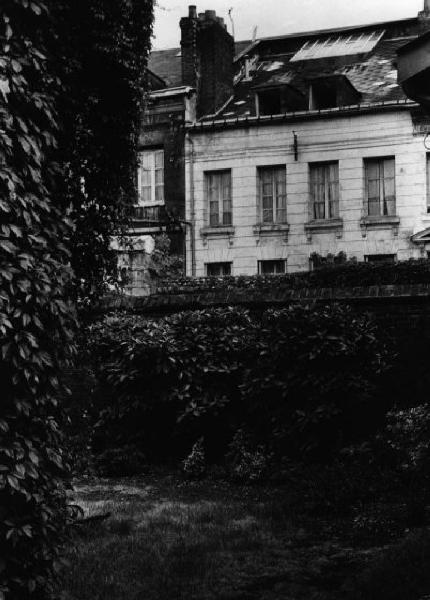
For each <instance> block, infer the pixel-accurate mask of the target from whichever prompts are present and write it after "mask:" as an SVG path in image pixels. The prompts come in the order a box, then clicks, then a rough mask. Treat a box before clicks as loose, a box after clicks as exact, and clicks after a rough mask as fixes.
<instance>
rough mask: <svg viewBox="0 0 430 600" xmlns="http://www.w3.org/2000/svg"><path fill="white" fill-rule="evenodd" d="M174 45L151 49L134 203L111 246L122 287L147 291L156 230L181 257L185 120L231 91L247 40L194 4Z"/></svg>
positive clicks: (208, 111) (208, 110) (185, 226)
mask: <svg viewBox="0 0 430 600" xmlns="http://www.w3.org/2000/svg"><path fill="white" fill-rule="evenodd" d="M180 27H181V47H180V48H173V49H168V50H160V51H154V52H152V54H151V56H150V59H149V64H148V71H147V74H148V87H149V94H148V99H147V105H146V110H145V115H144V119H143V123H142V131H141V136H140V143H139V157H140V167H139V170H138V198H139V199H138V204H137V206H134V207H132V215H131V216H132V226H131V228H130V230H129V237H128V239H127V244H126V245H125V246H122V247H118V248H117V250H118V254H119V260H120V267H121V268H122V269H123V270H124V271H126V272H127V274H128V285H127V287H126V291H127V292H128V293H129V294H133V295H140V294H146V293H148V292H149V290H150V287H151V285H150V284H151V278H150V276H149V274H148V267H149V266H150V264H151V258H150V255H151V252H152V250H153V248H154V241H155V240H156V239H157V236H158V235H159V234H160V233H162V232H164V233H167V235H168V236H169V237H170V240H171V252H172V253H174V254H180V255H183V256H184V259H185V237H186V234H187V230H189V229H191V227H192V225H191V223H190V221H189V220H187V219H186V215H185V196H186V184H185V135H186V127H187V125H190V124H193V123H195V122H196V121H197V119H199V118H200V117H202V116H203V115H215V114H216V112H217V110H218V109H219V108H221V107H222V106H223V104H225V102H226V101H227V100H228V99H229V98H230V97H231V95H232V93H233V74H234V64H233V60H234V57H235V55H236V54H238V53H240V52H241V51H242V50H243V48H244V47H246V46H248V45H249V42H239V43H237V44H235V43H234V40H233V38H232V37H231V36H230V35H229V34H228V33H227V30H226V26H225V24H224V21H223V19H221V18H220V17H217V16H216V13H215V12H214V11H210V10H208V11H206V12H204V13H200V14H199V15H197V11H196V7H194V6H192V7H190V9H189V15H188V16H187V17H184V18H183V19H182V20H181V23H180Z"/></svg>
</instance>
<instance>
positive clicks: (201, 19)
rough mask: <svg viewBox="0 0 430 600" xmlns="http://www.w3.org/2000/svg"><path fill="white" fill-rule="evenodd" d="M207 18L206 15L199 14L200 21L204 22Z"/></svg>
mask: <svg viewBox="0 0 430 600" xmlns="http://www.w3.org/2000/svg"><path fill="white" fill-rule="evenodd" d="M204 18H205V13H199V19H200V21H203V20H204Z"/></svg>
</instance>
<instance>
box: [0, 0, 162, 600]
mask: <svg viewBox="0 0 430 600" xmlns="http://www.w3.org/2000/svg"><path fill="white" fill-rule="evenodd" d="M151 19H152V2H150V1H145V0H136V1H134V2H132V1H131V0H124V1H123V2H119V1H118V2H115V3H101V2H100V1H99V0H91V1H87V0H85V1H84V0H81V1H79V2H72V1H70V0H59V1H58V2H54V1H53V0H32V1H31V2H30V1H29V0H4V2H3V3H2V11H1V17H0V123H1V130H2V131H1V136H0V227H1V231H0V346H1V362H0V390H1V394H2V406H1V409H0V431H1V446H0V546H1V549H2V552H1V557H0V596H2V595H3V594H4V593H7V594H8V595H9V596H10V597H11V598H19V599H20V600H26V598H30V597H31V598H34V599H36V600H37V599H39V598H40V599H42V598H43V599H45V598H47V597H48V596H49V593H50V589H51V583H52V578H53V576H54V575H55V572H56V570H58V564H59V547H60V544H61V542H62V539H63V536H64V533H65V527H66V523H67V516H68V512H67V507H66V500H65V493H64V477H65V475H66V473H67V470H68V465H67V460H66V459H65V454H66V453H65V452H64V451H63V450H62V444H63V441H62V435H61V432H60V423H62V420H63V415H62V411H61V406H59V400H61V399H62V397H64V391H63V390H62V388H61V385H60V384H59V375H58V374H59V371H60V370H61V369H62V368H63V367H64V364H65V363H66V361H68V360H69V359H70V356H71V353H72V350H73V347H72V333H73V330H74V328H75V317H74V311H73V308H72V306H71V305H70V304H69V303H68V302H67V300H66V299H67V298H68V297H70V294H71V290H73V289H74V288H73V283H74V282H75V283H76V277H77V278H78V281H79V282H81V283H82V286H81V287H82V289H81V294H80V295H81V296H82V293H86V294H89V293H91V292H92V291H94V289H95V287H96V283H97V282H98V281H100V280H101V278H102V276H103V277H104V276H105V274H106V271H107V270H109V268H110V266H109V260H108V258H107V257H108V256H109V252H108V249H107V247H108V239H109V237H110V235H111V233H112V231H113V223H115V226H116V223H117V222H118V219H117V217H116V215H117V212H118V210H119V209H118V208H117V206H118V202H117V200H118V198H119V199H120V200H122V199H123V198H125V197H126V196H127V197H129V196H130V194H131V192H132V190H133V181H134V174H135V166H136V160H135V159H136V143H137V142H136V138H137V131H138V129H139V125H140V123H139V115H140V110H141V103H142V94H141V91H142V73H143V71H144V70H143V68H142V67H143V61H144V60H145V57H146V54H147V49H148V43H149V32H150V26H151ZM121 82H123V85H120V83H121ZM112 90H115V92H114V93H113V92H112ZM122 117H124V118H122ZM119 140H121V141H122V143H119ZM117 142H118V143H117ZM114 149H115V150H117V151H118V153H120V154H119V155H115V154H114ZM118 156H119V158H118ZM126 181H127V182H128V184H126ZM112 215H113V216H112ZM72 222H74V223H75V224H77V227H75V228H74V229H73V227H72ZM70 248H72V252H70ZM90 258H91V260H90ZM70 265H72V267H73V268H74V269H75V275H76V276H75V279H73V271H72V269H71V268H70ZM95 282H96V283H95Z"/></svg>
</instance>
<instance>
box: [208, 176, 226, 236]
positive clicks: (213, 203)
mask: <svg viewBox="0 0 430 600" xmlns="http://www.w3.org/2000/svg"><path fill="white" fill-rule="evenodd" d="M205 180H206V197H207V203H208V206H209V225H210V226H211V227H218V226H219V225H231V224H232V223H233V218H232V209H231V172H230V171H211V172H207V173H205Z"/></svg>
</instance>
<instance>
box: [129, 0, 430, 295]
mask: <svg viewBox="0 0 430 600" xmlns="http://www.w3.org/2000/svg"><path fill="white" fill-rule="evenodd" d="M180 28H181V47H180V48H174V49H169V50H163V51H158V52H153V53H152V55H151V57H150V61H149V69H148V77H149V83H150V94H149V99H148V105H147V110H146V113H145V119H144V123H143V126H142V134H141V139H140V161H141V163H140V168H139V175H138V187H139V203H138V206H136V207H134V208H133V216H134V219H133V227H132V229H131V231H130V233H131V237H132V239H133V244H134V250H130V248H128V249H127V251H126V252H124V256H125V257H126V260H125V261H124V262H125V263H127V268H128V269H130V270H131V273H132V278H131V281H132V284H131V286H130V287H129V291H130V292H131V293H135V294H139V293H144V292H145V291H147V288H148V276H147V266H148V256H149V253H150V251H151V249H152V248H153V245H154V239H156V236H157V235H158V234H159V233H160V232H162V231H164V232H167V233H168V235H169V236H170V238H171V241H172V251H173V252H176V253H184V254H185V263H186V273H187V274H188V275H192V276H194V275H197V276H203V275H209V276H211V275H217V276H222V275H227V274H232V275H240V274H246V275H250V274H255V273H263V274H276V273H283V272H286V271H288V272H292V271H303V270H307V269H309V268H312V267H313V266H314V264H315V257H316V256H317V255H319V257H327V256H328V255H337V254H339V253H343V254H346V255H347V257H349V258H352V257H354V258H355V259H357V260H359V261H363V260H365V261H381V260H382V261H385V260H387V261H388V260H389V261H395V260H405V259H408V258H418V257H422V256H427V255H428V253H430V192H429V182H430V158H429V154H428V152H430V136H429V133H430V117H429V116H427V112H426V106H423V105H422V97H421V98H417V97H416V96H414V95H413V93H411V90H412V89H413V88H414V86H413V85H411V83H410V80H411V77H409V78H408V81H406V79H407V77H406V76H405V77H403V80H402V76H401V77H400V82H399V81H398V68H397V66H398V62H399V61H400V63H402V64H403V63H405V61H406V62H407V61H409V62H408V64H409V65H410V64H413V65H416V60H415V58H414V57H412V58H411V52H417V47H418V50H419V48H420V47H421V46H420V45H422V44H423V42H422V40H424V43H426V40H428V38H429V37H430V33H429V35H428V36H427V37H426V34H427V33H428V32H430V0H425V2H424V9H423V11H421V12H420V13H419V14H418V15H417V16H416V17H414V18H409V19H403V20H399V21H390V22H383V23H374V24H369V25H363V26H360V27H346V28H340V29H332V30H324V31H313V32H306V33H297V34H293V35H286V36H278V37H273V38H264V39H259V40H254V41H244V42H235V41H234V40H233V38H232V36H231V35H230V34H229V33H228V31H227V29H226V26H225V24H224V21H223V19H221V18H220V17H217V15H216V13H215V12H214V11H205V12H204V13H199V14H198V13H197V10H196V7H195V6H190V7H189V13H188V16H186V17H184V18H182V19H181V22H180ZM428 43H429V44H430V42H428ZM405 48H406V49H409V50H407V51H405ZM402 53H403V54H402ZM414 56H415V55H414ZM425 56H426V55H425V52H424V59H423V61H424V63H425V62H426V58H425ZM402 68H403V67H402ZM423 68H424V67H423ZM406 71H407V68H406ZM426 74H427V73H426ZM406 75H410V73H408V72H407V73H406ZM415 75H416V73H415ZM424 79H425V77H424ZM416 80H417V77H415V79H414V81H415V87H416V85H417V84H416ZM401 84H403V87H402V85H401ZM417 100H418V101H417ZM427 147H428V148H427ZM127 261H128V262H127Z"/></svg>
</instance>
